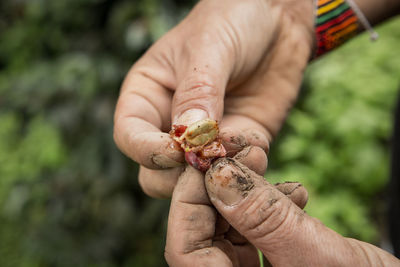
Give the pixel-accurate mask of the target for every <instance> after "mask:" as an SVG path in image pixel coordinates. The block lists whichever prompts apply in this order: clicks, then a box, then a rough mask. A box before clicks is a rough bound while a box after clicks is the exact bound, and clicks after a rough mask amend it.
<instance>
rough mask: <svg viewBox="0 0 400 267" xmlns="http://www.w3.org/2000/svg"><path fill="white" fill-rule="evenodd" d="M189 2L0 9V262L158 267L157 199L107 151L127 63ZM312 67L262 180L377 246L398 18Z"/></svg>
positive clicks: (50, 3)
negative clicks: (289, 185) (300, 187)
mask: <svg viewBox="0 0 400 267" xmlns="http://www.w3.org/2000/svg"><path fill="white" fill-rule="evenodd" d="M193 2H194V1H183V0H140V1H139V0H57V1H54V0H29V1H28V0H2V1H1V2H0V266H13V267H14V266H27V267H31V266H68V267H70V266H76V267H78V266H104V267H108V266H110V267H111V266H165V265H166V263H165V261H164V258H163V250H164V245H165V230H166V221H167V215H168V207H169V201H168V200H153V199H150V198H149V197H147V196H145V195H144V194H143V193H142V192H141V190H140V188H139V186H138V182H137V171H138V168H137V166H136V165H135V164H134V163H133V162H131V161H130V160H129V159H127V158H126V157H124V156H123V155H122V154H121V153H120V152H119V151H118V150H117V148H116V147H115V145H114V143H113V138H112V126H113V122H112V118H113V110H114V106H115V103H116V99H117V96H118V92H119V87H120V85H121V82H122V79H123V77H124V75H125V74H126V72H127V71H128V69H129V68H130V66H131V65H132V63H133V62H135V60H136V59H137V58H138V57H139V56H140V55H141V54H142V53H143V52H144V51H145V50H146V49H147V48H148V47H149V46H150V45H151V43H152V42H154V41H155V40H157V39H158V38H159V37H160V36H161V35H162V34H163V33H164V32H166V31H167V30H168V29H170V28H171V27H172V26H173V25H174V24H176V23H177V22H178V21H179V20H181V19H182V17H184V15H185V14H187V12H188V11H189V10H190V8H191V6H192V5H193ZM377 30H378V32H379V33H380V35H381V39H380V40H379V41H378V42H376V43H370V42H369V41H368V36H366V35H361V36H360V37H358V38H356V39H354V40H353V41H351V42H350V43H348V44H346V45H345V46H344V47H342V48H340V49H338V50H336V51H335V52H333V53H331V54H330V55H328V56H326V57H324V58H322V59H320V60H318V61H316V62H314V63H313V64H312V65H311V66H310V67H309V69H308V71H307V75H306V77H305V80H304V86H303V91H302V94H301V97H300V101H299V102H298V104H297V106H296V108H295V109H294V110H293V112H292V113H291V116H290V117H289V118H288V121H287V123H286V125H285V126H284V129H283V131H282V133H281V135H280V136H279V138H278V140H277V142H275V143H274V144H273V145H272V150H271V154H270V157H269V158H270V168H269V170H268V172H267V174H266V177H267V179H269V180H270V181H273V182H278V181H285V180H290V181H301V182H302V183H304V184H305V185H306V187H307V188H308V190H309V192H310V203H309V205H308V207H307V208H306V210H307V212H308V213H309V214H311V215H312V216H315V217H317V218H319V219H320V220H322V221H323V222H324V223H325V224H326V225H328V226H329V227H332V228H333V229H334V230H336V231H338V232H339V233H341V234H344V235H346V236H350V237H355V238H358V239H361V240H364V241H367V242H372V243H374V244H377V245H382V246H384V247H386V248H389V244H388V243H387V227H386V217H385V212H386V207H387V205H386V203H387V202H386V198H385V196H386V194H385V190H386V184H387V181H388V177H389V162H390V160H389V158H390V157H389V155H390V139H391V132H392V128H393V110H394V106H395V101H396V97H397V93H398V91H397V89H398V86H399V84H400V80H399V77H400V56H399V54H398V45H399V43H400V19H393V20H391V21H388V22H386V23H385V24H382V25H381V26H379V27H378V28H377Z"/></svg>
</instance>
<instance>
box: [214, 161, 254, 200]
mask: <svg viewBox="0 0 400 267" xmlns="http://www.w3.org/2000/svg"><path fill="white" fill-rule="evenodd" d="M206 186H207V191H208V194H209V196H210V198H211V199H218V200H220V201H221V202H223V203H224V204H225V205H227V206H234V205H237V204H239V203H240V202H241V201H242V200H243V199H245V198H246V197H247V195H248V194H249V192H250V191H251V190H252V189H253V188H254V181H253V180H252V179H251V178H250V176H249V175H246V174H245V173H244V172H243V171H242V170H241V169H240V167H239V166H238V165H237V163H236V162H235V161H234V160H233V159H229V158H223V159H219V160H217V161H216V162H215V163H214V164H213V167H212V168H211V169H210V170H209V171H208V172H207V175H206Z"/></svg>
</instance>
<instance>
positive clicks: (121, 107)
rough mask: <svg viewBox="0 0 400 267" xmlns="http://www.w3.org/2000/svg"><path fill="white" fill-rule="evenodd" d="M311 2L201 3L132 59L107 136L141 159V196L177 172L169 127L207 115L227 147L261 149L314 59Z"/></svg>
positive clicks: (167, 184)
mask: <svg viewBox="0 0 400 267" xmlns="http://www.w3.org/2000/svg"><path fill="white" fill-rule="evenodd" d="M312 5H313V4H312V0H279V1H278V0H274V1H268V0H248V1H243V0H218V1H217V0H203V1H200V2H199V3H198V5H197V6H196V7H195V8H194V9H193V10H192V11H191V13H190V14H189V15H188V16H187V17H186V18H185V19H184V20H183V21H182V22H181V23H180V24H179V25H177V26H176V27H175V28H173V29H172V30H171V31H170V32H168V33H167V34H166V35H165V36H163V37H162V38H161V39H160V40H159V41H157V42H156V43H155V44H154V45H153V46H152V47H151V48H150V49H149V50H148V51H147V52H146V54H145V55H144V56H143V57H142V58H141V59H140V60H139V61H138V62H136V63H135V65H134V66H133V67H132V69H131V71H130V72H129V73H128V75H127V77H126V79H125V81H124V84H123V86H122V90H121V95H120V97H119V100H118V103H117V108H116V112H115V127H114V139H115V141H116V143H117V145H118V147H119V148H120V149H121V151H122V152H124V153H125V154H126V155H127V156H129V157H130V158H132V159H133V160H134V161H136V162H138V163H139V164H141V170H140V177H139V179H140V184H141V186H142V187H143V190H144V191H145V192H146V193H147V194H149V195H151V196H153V197H169V196H170V195H171V193H172V188H173V187H174V185H175V183H176V181H177V179H178V176H179V174H180V173H181V170H182V167H181V166H182V164H183V162H184V155H183V153H182V152H181V151H177V150H176V147H174V145H173V144H172V139H171V138H170V137H169V136H168V134H167V132H168V131H169V130H170V129H171V125H172V124H176V125H179V124H183V125H189V124H191V123H193V122H195V121H198V120H201V119H205V118H211V119H213V120H216V121H218V122H219V123H220V130H221V135H222V136H223V137H226V139H225V140H224V141H225V142H230V143H231V144H232V145H231V148H232V147H237V148H238V147H239V148H240V147H241V146H243V145H255V146H259V147H261V148H262V149H264V150H265V151H267V150H268V144H269V142H270V140H271V138H272V136H273V135H275V134H276V133H277V131H278V130H279V128H280V127H281V124H282V122H283V120H284V118H285V117H286V114H287V111H288V110H289V108H290V107H291V105H292V103H293V102H294V101H295V99H296V97H297V94H298V89H299V85H300V83H301V80H302V75H303V71H304V69H305V67H306V65H307V62H308V60H309V58H310V56H311V51H312V46H313V39H312V36H313V35H312V29H313V20H312V16H311V14H312V12H313V10H312V9H313V6H312ZM204 14H207V15H206V16H205V15H204ZM227 132H229V133H233V132H235V133H234V134H233V135H230V134H228V133H227ZM171 168H175V169H171ZM160 184H162V185H163V186H162V187H160V186H159V185H160Z"/></svg>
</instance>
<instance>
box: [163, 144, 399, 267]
mask: <svg viewBox="0 0 400 267" xmlns="http://www.w3.org/2000/svg"><path fill="white" fill-rule="evenodd" d="M261 152H262V151H259V150H258V148H257V147H253V148H251V150H249V151H247V152H245V150H243V152H241V153H239V154H238V155H239V156H240V155H242V156H241V157H240V158H237V159H229V158H223V159H219V160H218V161H216V162H215V163H214V164H213V166H212V167H211V169H210V170H209V171H208V172H207V174H206V180H205V184H206V189H207V192H206V191H205V190H204V176H203V175H202V174H201V173H199V172H198V171H197V170H195V169H193V168H192V167H188V168H187V169H186V171H185V173H184V174H183V175H182V176H181V177H180V178H179V181H178V184H177V186H176V189H175V191H174V194H173V197H172V202H171V210H170V217H169V221H168V234H167V245H166V250H165V257H166V260H167V262H168V264H169V265H170V266H173V267H179V266H221V267H225V266H246V267H247V266H259V261H258V255H257V251H256V249H255V248H258V249H259V250H261V252H262V253H263V254H264V256H265V257H266V259H267V260H268V261H269V264H271V265H272V266H399V265H400V261H399V260H398V259H396V258H395V257H394V256H392V255H390V254H389V253H387V252H385V251H383V250H381V249H379V248H377V247H375V246H373V245H370V244H368V243H364V242H361V241H358V240H355V239H350V238H344V237H342V236H341V235H339V234H337V233H336V232H334V231H332V230H330V229H329V228H327V227H325V226H324V225H323V224H322V223H321V222H319V221H318V220H317V219H315V218H312V217H310V216H308V215H307V214H306V213H305V212H304V211H303V210H302V209H301V208H303V207H304V206H305V204H306V201H307V192H306V190H305V189H304V187H302V186H301V185H300V184H298V183H285V184H280V185H277V186H273V185H271V184H269V183H268V182H266V181H265V180H264V178H263V177H262V176H260V175H258V174H256V173H255V172H253V171H252V170H250V169H252V168H253V167H254V165H253V164H251V162H253V161H254V159H256V158H258V157H265V156H263V154H262V153H261ZM243 153H245V154H244V156H243ZM241 162H242V163H244V164H245V165H247V166H248V167H249V168H250V169H249V168H248V167H246V166H245V165H244V164H242V163H241ZM188 188H191V189H190V190H187V189H188ZM207 193H208V196H209V197H208V196H207ZM267 264H268V262H267ZM265 266H268V265H265Z"/></svg>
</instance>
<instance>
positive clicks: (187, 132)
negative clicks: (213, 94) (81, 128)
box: [170, 119, 226, 172]
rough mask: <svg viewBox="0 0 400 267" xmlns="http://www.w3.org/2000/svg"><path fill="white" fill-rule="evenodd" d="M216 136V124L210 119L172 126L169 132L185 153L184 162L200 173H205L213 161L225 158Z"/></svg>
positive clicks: (217, 131) (223, 150)
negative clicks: (187, 124)
mask: <svg viewBox="0 0 400 267" xmlns="http://www.w3.org/2000/svg"><path fill="white" fill-rule="evenodd" d="M218 134H219V129H218V123H217V122H216V121H214V120H211V119H204V120H200V121H197V122H195V123H193V124H191V125H189V126H185V125H173V126H172V130H171V131H170V135H171V137H172V138H173V139H174V140H175V141H176V142H178V143H179V145H180V147H181V148H182V149H183V151H184V152H185V160H186V162H187V163H189V164H190V165H191V166H193V167H194V168H196V169H198V170H200V171H202V172H206V171H207V170H208V169H209V168H210V166H211V163H212V162H213V161H214V160H216V159H217V158H221V157H225V156H226V150H225V148H224V146H223V145H222V143H221V140H220V139H219V138H218Z"/></svg>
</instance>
